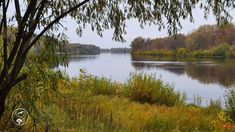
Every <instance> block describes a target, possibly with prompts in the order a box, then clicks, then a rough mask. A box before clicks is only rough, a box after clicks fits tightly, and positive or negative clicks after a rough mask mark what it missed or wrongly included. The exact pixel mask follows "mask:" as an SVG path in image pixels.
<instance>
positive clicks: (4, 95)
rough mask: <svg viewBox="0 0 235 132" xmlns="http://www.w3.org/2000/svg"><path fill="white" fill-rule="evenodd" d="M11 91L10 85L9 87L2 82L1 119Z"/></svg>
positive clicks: (0, 94) (0, 95)
mask: <svg viewBox="0 0 235 132" xmlns="http://www.w3.org/2000/svg"><path fill="white" fill-rule="evenodd" d="M9 91H10V87H8V86H7V85H6V84H2V85H1V86H0V119H1V118H2V115H3V113H4V111H5V102H6V98H7V95H8V93H9Z"/></svg>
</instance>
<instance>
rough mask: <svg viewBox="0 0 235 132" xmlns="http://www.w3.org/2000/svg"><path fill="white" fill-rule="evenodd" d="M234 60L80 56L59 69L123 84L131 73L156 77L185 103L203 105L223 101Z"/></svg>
mask: <svg viewBox="0 0 235 132" xmlns="http://www.w3.org/2000/svg"><path fill="white" fill-rule="evenodd" d="M234 67H235V61H234V60H190V61H189V60H180V61H179V60H168V61H164V60H159V59H156V58H151V57H141V56H139V57H131V55H129V54H110V53H102V54H100V55H83V56H79V57H76V58H71V60H70V62H69V65H68V67H67V68H64V67H59V69H61V70H65V72H66V73H67V74H68V75H69V76H70V77H76V76H79V69H85V70H86V71H87V72H88V73H89V74H92V75H96V76H105V77H108V78H111V79H112V80H115V81H118V82H125V81H126V80H127V79H128V77H129V75H130V73H133V72H144V73H147V74H155V76H156V77H158V78H161V79H162V80H163V81H164V82H166V83H170V84H172V85H174V87H175V90H176V91H180V92H184V93H186V95H187V101H188V102H193V100H194V97H195V96H200V97H202V105H207V104H209V101H210V99H212V100H217V99H221V100H222V101H223V100H224V99H223V98H224V94H225V91H226V89H228V88H230V87H232V85H233V84H234V82H235V68H234Z"/></svg>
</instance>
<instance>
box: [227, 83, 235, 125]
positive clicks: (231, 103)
mask: <svg viewBox="0 0 235 132" xmlns="http://www.w3.org/2000/svg"><path fill="white" fill-rule="evenodd" d="M225 107H226V113H227V115H228V116H229V117H230V119H231V120H232V121H233V122H235V88H234V87H233V88H231V89H230V90H229V91H228V92H227V94H226V100H225Z"/></svg>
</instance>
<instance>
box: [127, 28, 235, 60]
mask: <svg viewBox="0 0 235 132" xmlns="http://www.w3.org/2000/svg"><path fill="white" fill-rule="evenodd" d="M131 49H132V53H133V54H148V55H156V56H180V57H185V56H193V57H200V58H202V57H235V26H234V24H227V25H224V26H220V27H218V26H216V25H203V26H201V27H199V28H198V29H197V30H194V31H192V32H191V33H189V34H187V35H184V34H176V35H172V36H168V37H163V38H155V39H150V38H147V39H146V38H142V37H137V38H135V39H134V40H133V41H132V43H131Z"/></svg>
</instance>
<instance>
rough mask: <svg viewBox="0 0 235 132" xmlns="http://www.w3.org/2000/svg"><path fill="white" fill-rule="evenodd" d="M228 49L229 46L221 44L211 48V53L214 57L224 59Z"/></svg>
mask: <svg viewBox="0 0 235 132" xmlns="http://www.w3.org/2000/svg"><path fill="white" fill-rule="evenodd" d="M229 49H230V46H229V45H228V44H221V45H219V46H218V47H214V48H212V49H211V51H212V55H213V56H215V57H225V56H226V53H227V52H228V51H229Z"/></svg>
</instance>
